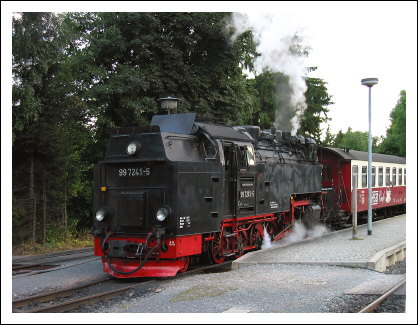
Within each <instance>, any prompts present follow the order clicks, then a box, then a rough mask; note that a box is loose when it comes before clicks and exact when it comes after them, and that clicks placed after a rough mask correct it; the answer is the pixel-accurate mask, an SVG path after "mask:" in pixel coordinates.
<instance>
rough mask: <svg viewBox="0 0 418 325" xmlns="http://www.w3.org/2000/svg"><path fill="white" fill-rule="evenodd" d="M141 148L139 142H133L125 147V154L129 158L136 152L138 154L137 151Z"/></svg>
mask: <svg viewBox="0 0 418 325" xmlns="http://www.w3.org/2000/svg"><path fill="white" fill-rule="evenodd" d="M140 148H141V145H140V144H139V142H137V141H133V142H130V143H129V144H128V145H127V146H126V153H127V154H128V155H130V156H132V155H134V154H136V153H137V152H139V149H140Z"/></svg>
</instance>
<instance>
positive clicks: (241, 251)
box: [234, 234, 246, 258]
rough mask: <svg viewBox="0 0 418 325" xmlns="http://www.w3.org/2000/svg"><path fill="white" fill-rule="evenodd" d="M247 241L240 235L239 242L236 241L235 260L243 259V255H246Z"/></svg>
mask: <svg viewBox="0 0 418 325" xmlns="http://www.w3.org/2000/svg"><path fill="white" fill-rule="evenodd" d="M245 241H246V239H245V240H244V239H243V235H242V234H241V235H239V236H238V238H237V240H236V246H235V248H236V252H235V255H234V256H235V258H238V257H241V256H242V255H244V242H245Z"/></svg>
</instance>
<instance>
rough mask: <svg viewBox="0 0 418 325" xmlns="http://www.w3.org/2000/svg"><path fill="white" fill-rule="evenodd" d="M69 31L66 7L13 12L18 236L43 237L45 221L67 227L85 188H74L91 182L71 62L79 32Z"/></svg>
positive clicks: (86, 126) (85, 133)
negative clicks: (71, 204) (73, 206)
mask: <svg viewBox="0 0 418 325" xmlns="http://www.w3.org/2000/svg"><path fill="white" fill-rule="evenodd" d="M71 33H72V31H71V29H69V28H67V26H66V23H65V16H62V15H54V14H52V13H22V14H21V16H20V17H18V18H14V19H13V41H12V44H13V46H12V51H13V108H12V112H13V127H12V129H13V198H14V200H13V219H14V222H13V225H14V227H15V228H14V229H13V230H14V231H13V233H14V234H15V233H16V234H17V233H19V234H26V236H25V235H23V236H20V239H19V240H23V238H27V237H30V238H31V241H32V242H36V241H38V240H39V239H41V240H42V241H43V242H44V241H45V240H46V232H47V227H49V226H51V225H53V224H61V225H64V228H66V226H67V225H68V219H69V213H68V205H69V202H70V200H71V199H72V198H74V197H77V196H78V193H79V192H77V191H73V190H71V189H72V188H80V187H84V189H85V190H86V189H87V188H88V186H89V181H88V180H87V179H86V178H85V175H84V174H83V171H84V170H86V169H87V168H88V167H87V166H88V163H87V162H86V160H85V157H83V158H84V159H82V157H81V156H82V154H84V155H85V156H87V155H86V154H85V153H84V151H85V149H86V148H87V146H88V144H89V143H90V142H91V141H92V139H91V136H90V131H89V124H88V117H87V116H86V114H85V105H84V103H83V102H82V101H81V100H80V98H79V96H78V94H77V91H78V89H77V87H76V85H75V83H74V82H73V81H74V76H73V74H74V73H75V72H76V71H77V70H76V69H71V65H70V64H69V61H70V58H71V57H72V56H73V55H74V51H76V46H75V45H74V44H73V43H72V42H73V40H74V39H78V37H76V36H75V35H73V34H71ZM90 168H91V167H90ZM78 201H80V200H78ZM22 211H24V213H22ZM40 227H41V228H42V231H39V229H40Z"/></svg>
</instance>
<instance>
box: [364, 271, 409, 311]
mask: <svg viewBox="0 0 418 325" xmlns="http://www.w3.org/2000/svg"><path fill="white" fill-rule="evenodd" d="M405 284H406V277H404V278H403V279H402V280H401V281H399V282H398V283H396V284H395V285H393V286H392V287H391V288H389V289H388V290H386V291H385V292H384V293H383V294H382V295H381V296H380V297H378V298H377V299H375V300H374V301H373V302H371V303H370V304H369V305H367V306H366V307H364V308H363V309H362V310H360V311H359V313H373V312H375V310H376V308H378V307H379V306H380V305H381V304H382V303H383V302H384V301H385V300H386V299H387V298H389V297H390V296H391V295H392V294H394V293H395V292H396V291H397V290H398V289H399V288H401V287H402V286H403V285H405Z"/></svg>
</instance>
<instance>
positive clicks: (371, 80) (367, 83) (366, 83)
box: [361, 78, 378, 87]
mask: <svg viewBox="0 0 418 325" xmlns="http://www.w3.org/2000/svg"><path fill="white" fill-rule="evenodd" d="M377 82H378V79H377V78H366V79H361V84H362V85H363V86H367V87H373V86H374V85H376V84H377Z"/></svg>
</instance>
